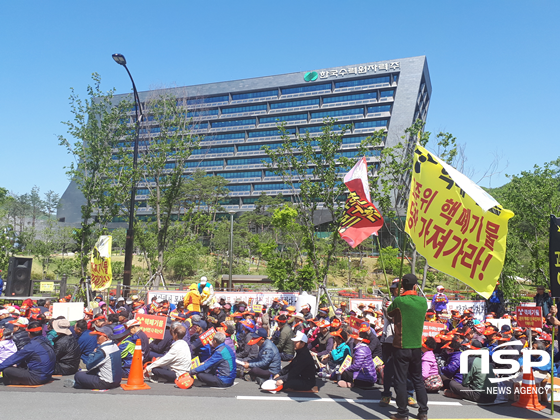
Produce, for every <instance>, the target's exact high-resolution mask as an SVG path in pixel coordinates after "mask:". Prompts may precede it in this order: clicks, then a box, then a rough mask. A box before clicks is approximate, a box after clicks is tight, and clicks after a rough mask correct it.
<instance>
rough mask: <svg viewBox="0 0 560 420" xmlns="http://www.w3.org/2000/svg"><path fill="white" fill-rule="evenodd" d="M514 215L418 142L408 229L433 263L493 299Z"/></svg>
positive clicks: (425, 255) (420, 251)
mask: <svg viewBox="0 0 560 420" xmlns="http://www.w3.org/2000/svg"><path fill="white" fill-rule="evenodd" d="M512 217H513V212H511V211H510V210H506V209H504V208H502V206H500V204H499V203H498V202H497V201H496V200H494V199H493V198H492V197H491V196H490V195H488V194H487V193H486V192H485V191H484V190H482V189H481V188H480V187H478V186H477V185H476V184H474V183H473V182H472V181H471V180H470V179H468V178H467V177H465V176H464V175H463V174H461V173H460V172H458V171H457V170H455V169H454V168H452V167H451V166H449V165H447V164H446V163H445V162H443V161H441V160H440V159H439V158H438V157H437V156H436V155H434V154H432V153H429V152H428V151H427V150H426V149H424V148H423V147H422V146H420V145H417V146H416V150H415V151H414V165H413V170H412V179H411V184H410V196H409V199H408V210H407V213H406V229H405V230H406V232H407V233H408V234H409V235H410V237H411V238H412V241H413V242H414V244H415V245H416V249H417V250H418V252H419V253H420V254H421V255H423V256H424V257H425V258H426V259H427V261H428V264H429V265H430V266H432V267H434V268H435V269H437V270H439V271H442V272H444V273H447V274H449V275H450V276H453V277H455V278H457V279H459V280H461V281H462V282H464V283H466V284H468V285H469V286H471V287H472V288H473V289H474V290H476V291H477V292H478V293H479V294H480V295H482V296H484V297H485V298H489V297H490V295H491V294H492V292H493V290H494V287H495V286H496V281H497V280H498V278H499V276H500V273H501V271H502V267H503V265H504V258H505V253H506V237H507V231H508V220H509V219H510V218H512Z"/></svg>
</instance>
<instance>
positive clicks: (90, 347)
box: [74, 319, 97, 369]
mask: <svg viewBox="0 0 560 420" xmlns="http://www.w3.org/2000/svg"><path fill="white" fill-rule="evenodd" d="M74 334H75V335H76V338H77V339H78V346H80V352H81V356H80V358H81V359H82V360H81V362H80V369H85V367H86V363H87V359H88V357H89V355H90V354H92V353H93V352H94V350H95V348H96V347H97V335H95V334H93V333H92V332H91V331H90V330H88V327H87V321H86V320H84V319H80V320H79V321H78V322H76V325H75V326H74Z"/></svg>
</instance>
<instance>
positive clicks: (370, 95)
mask: <svg viewBox="0 0 560 420" xmlns="http://www.w3.org/2000/svg"><path fill="white" fill-rule="evenodd" d="M365 99H377V92H366V93H356V94H354V95H343V96H326V97H324V98H323V103H324V104H333V103H337V102H346V101H362V100H365Z"/></svg>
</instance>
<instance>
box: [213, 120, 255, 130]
mask: <svg viewBox="0 0 560 420" xmlns="http://www.w3.org/2000/svg"><path fill="white" fill-rule="evenodd" d="M256 123H257V120H256V118H247V119H244V120H232V121H216V122H213V123H212V128H220V127H235V126H237V125H255V124H256Z"/></svg>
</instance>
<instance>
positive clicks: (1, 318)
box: [0, 309, 15, 329]
mask: <svg viewBox="0 0 560 420" xmlns="http://www.w3.org/2000/svg"><path fill="white" fill-rule="evenodd" d="M14 320H15V318H13V317H12V315H11V314H10V311H8V310H7V309H0V329H2V328H7V327H8V325H9V323H10V321H14Z"/></svg>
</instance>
